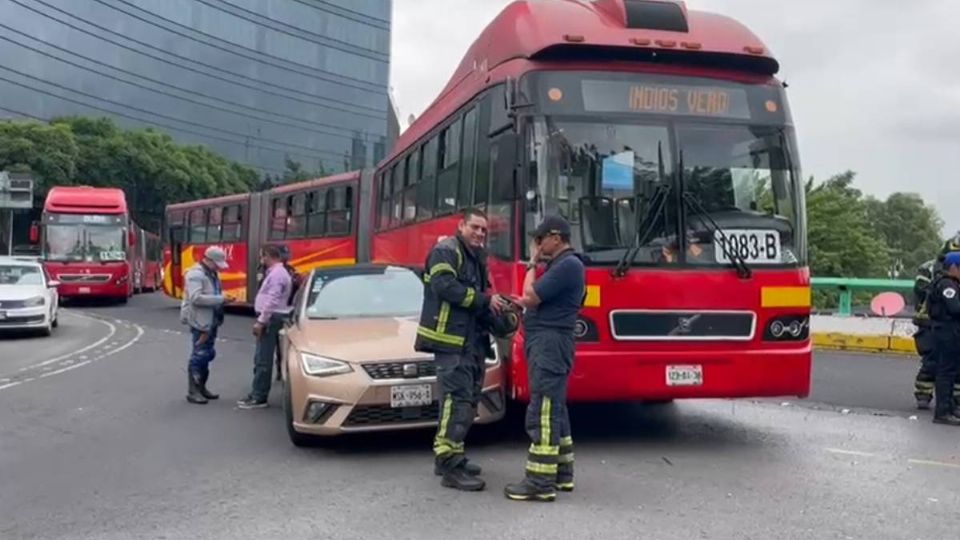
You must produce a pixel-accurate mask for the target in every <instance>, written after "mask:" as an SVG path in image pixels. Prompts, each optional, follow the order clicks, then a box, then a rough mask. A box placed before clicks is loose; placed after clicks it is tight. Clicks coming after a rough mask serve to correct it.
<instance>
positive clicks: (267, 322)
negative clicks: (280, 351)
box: [237, 245, 293, 409]
mask: <svg viewBox="0 0 960 540" xmlns="http://www.w3.org/2000/svg"><path fill="white" fill-rule="evenodd" d="M282 255H283V252H282V250H281V249H280V247H279V246H276V245H266V246H264V247H263V249H262V250H261V252H260V262H261V263H263V267H264V268H265V269H266V270H265V275H264V278H263V283H261V284H260V291H259V292H258V293H257V298H256V300H255V301H254V304H253V309H254V311H255V312H256V314H257V322H256V323H254V325H253V335H254V337H256V338H257V348H256V352H255V353H254V357H253V388H252V390H251V391H250V394H249V395H248V396H247V397H246V398H244V399H241V400H240V401H238V402H237V407H239V408H241V409H263V408H265V407H267V397H268V396H269V395H270V379H271V374H272V371H273V358H274V355H275V354H276V351H277V341H278V340H277V335H278V333H279V332H280V329H281V328H283V323H284V322H285V321H286V320H287V317H289V315H290V312H291V310H292V308H291V306H290V290H291V288H292V287H293V280H292V279H291V278H290V274H289V273H288V272H287V269H286V268H284V266H283V257H282Z"/></svg>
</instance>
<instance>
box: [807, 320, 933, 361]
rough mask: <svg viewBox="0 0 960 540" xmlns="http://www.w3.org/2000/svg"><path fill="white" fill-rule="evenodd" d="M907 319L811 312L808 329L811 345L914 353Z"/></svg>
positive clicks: (911, 323)
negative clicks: (812, 313)
mask: <svg viewBox="0 0 960 540" xmlns="http://www.w3.org/2000/svg"><path fill="white" fill-rule="evenodd" d="M916 330H917V327H916V326H915V325H914V324H913V321H911V320H910V319H893V318H884V317H837V316H833V315H813V316H811V317H810V333H811V337H812V339H813V347H814V348H815V349H833V350H844V351H861V352H882V353H896V354H906V355H913V356H916V354H917V349H916V347H915V346H914V344H913V333H914V332H915V331H916Z"/></svg>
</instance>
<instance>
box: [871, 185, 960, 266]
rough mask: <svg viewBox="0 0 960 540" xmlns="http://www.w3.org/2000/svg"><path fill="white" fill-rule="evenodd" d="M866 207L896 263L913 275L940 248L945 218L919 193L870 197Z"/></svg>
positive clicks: (893, 262) (895, 264)
mask: <svg viewBox="0 0 960 540" xmlns="http://www.w3.org/2000/svg"><path fill="white" fill-rule="evenodd" d="M866 209H867V216H868V218H869V220H870V223H871V225H872V226H873V228H874V230H876V231H878V232H879V233H880V234H881V235H882V236H883V238H884V240H885V241H886V243H887V246H888V247H889V248H890V256H891V262H892V267H894V268H898V269H900V268H902V271H903V272H906V273H908V274H909V276H912V275H913V272H914V270H915V269H916V268H917V267H918V266H920V265H921V264H922V263H924V262H925V261H928V260H930V259H931V258H932V257H933V256H934V254H936V253H937V251H938V250H939V249H940V246H941V244H942V242H943V240H942V239H941V238H940V236H941V235H940V231H941V229H942V228H943V220H941V219H940V216H939V214H938V213H937V211H936V209H934V208H933V207H932V206H930V205H928V204H926V202H924V200H923V198H922V197H920V196H919V195H917V194H914V193H894V194H892V195H890V196H889V197H887V200H885V201H881V200H879V199H875V198H872V197H871V198H868V199H867V200H866ZM901 277H902V274H901Z"/></svg>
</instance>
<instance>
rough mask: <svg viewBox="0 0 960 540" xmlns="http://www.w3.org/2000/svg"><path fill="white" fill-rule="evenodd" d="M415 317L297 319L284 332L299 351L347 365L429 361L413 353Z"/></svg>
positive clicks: (424, 356)
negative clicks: (416, 359)
mask: <svg viewBox="0 0 960 540" xmlns="http://www.w3.org/2000/svg"><path fill="white" fill-rule="evenodd" d="M417 326H418V320H417V319H416V318H383V319H337V320H328V321H324V320H312V321H311V320H301V322H300V325H299V326H292V327H290V328H289V329H288V330H287V336H288V337H289V338H290V341H291V342H292V343H293V344H294V346H296V348H297V349H298V350H300V351H301V352H306V353H311V354H316V355H320V356H326V357H329V358H334V359H337V360H345V361H347V362H364V361H382V360H396V359H407V358H431V355H429V354H424V353H418V352H416V351H414V350H413V343H414V341H415V340H416V338H417Z"/></svg>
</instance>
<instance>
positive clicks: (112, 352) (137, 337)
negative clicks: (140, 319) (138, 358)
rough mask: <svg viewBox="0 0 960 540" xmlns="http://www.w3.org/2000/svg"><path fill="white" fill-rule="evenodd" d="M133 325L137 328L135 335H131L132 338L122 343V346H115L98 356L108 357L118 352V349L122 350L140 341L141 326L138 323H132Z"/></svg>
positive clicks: (141, 335) (141, 334)
mask: <svg viewBox="0 0 960 540" xmlns="http://www.w3.org/2000/svg"><path fill="white" fill-rule="evenodd" d="M133 327H134V328H136V329H137V335H135V336H133V339H131V340H130V341H128V342H127V343H125V344H124V345H122V346H120V347H117V348H116V349H113V350H112V351H110V352H108V353H106V354H104V355H103V356H101V357H100V358H106V357H108V356H111V355H114V354H117V353H118V352H120V351H123V350H125V349H128V348H130V347H132V346H133V345H134V344H135V343H136V342H138V341H140V338H141V337H143V327H142V326H140V325H139V324H134V325H133Z"/></svg>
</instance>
